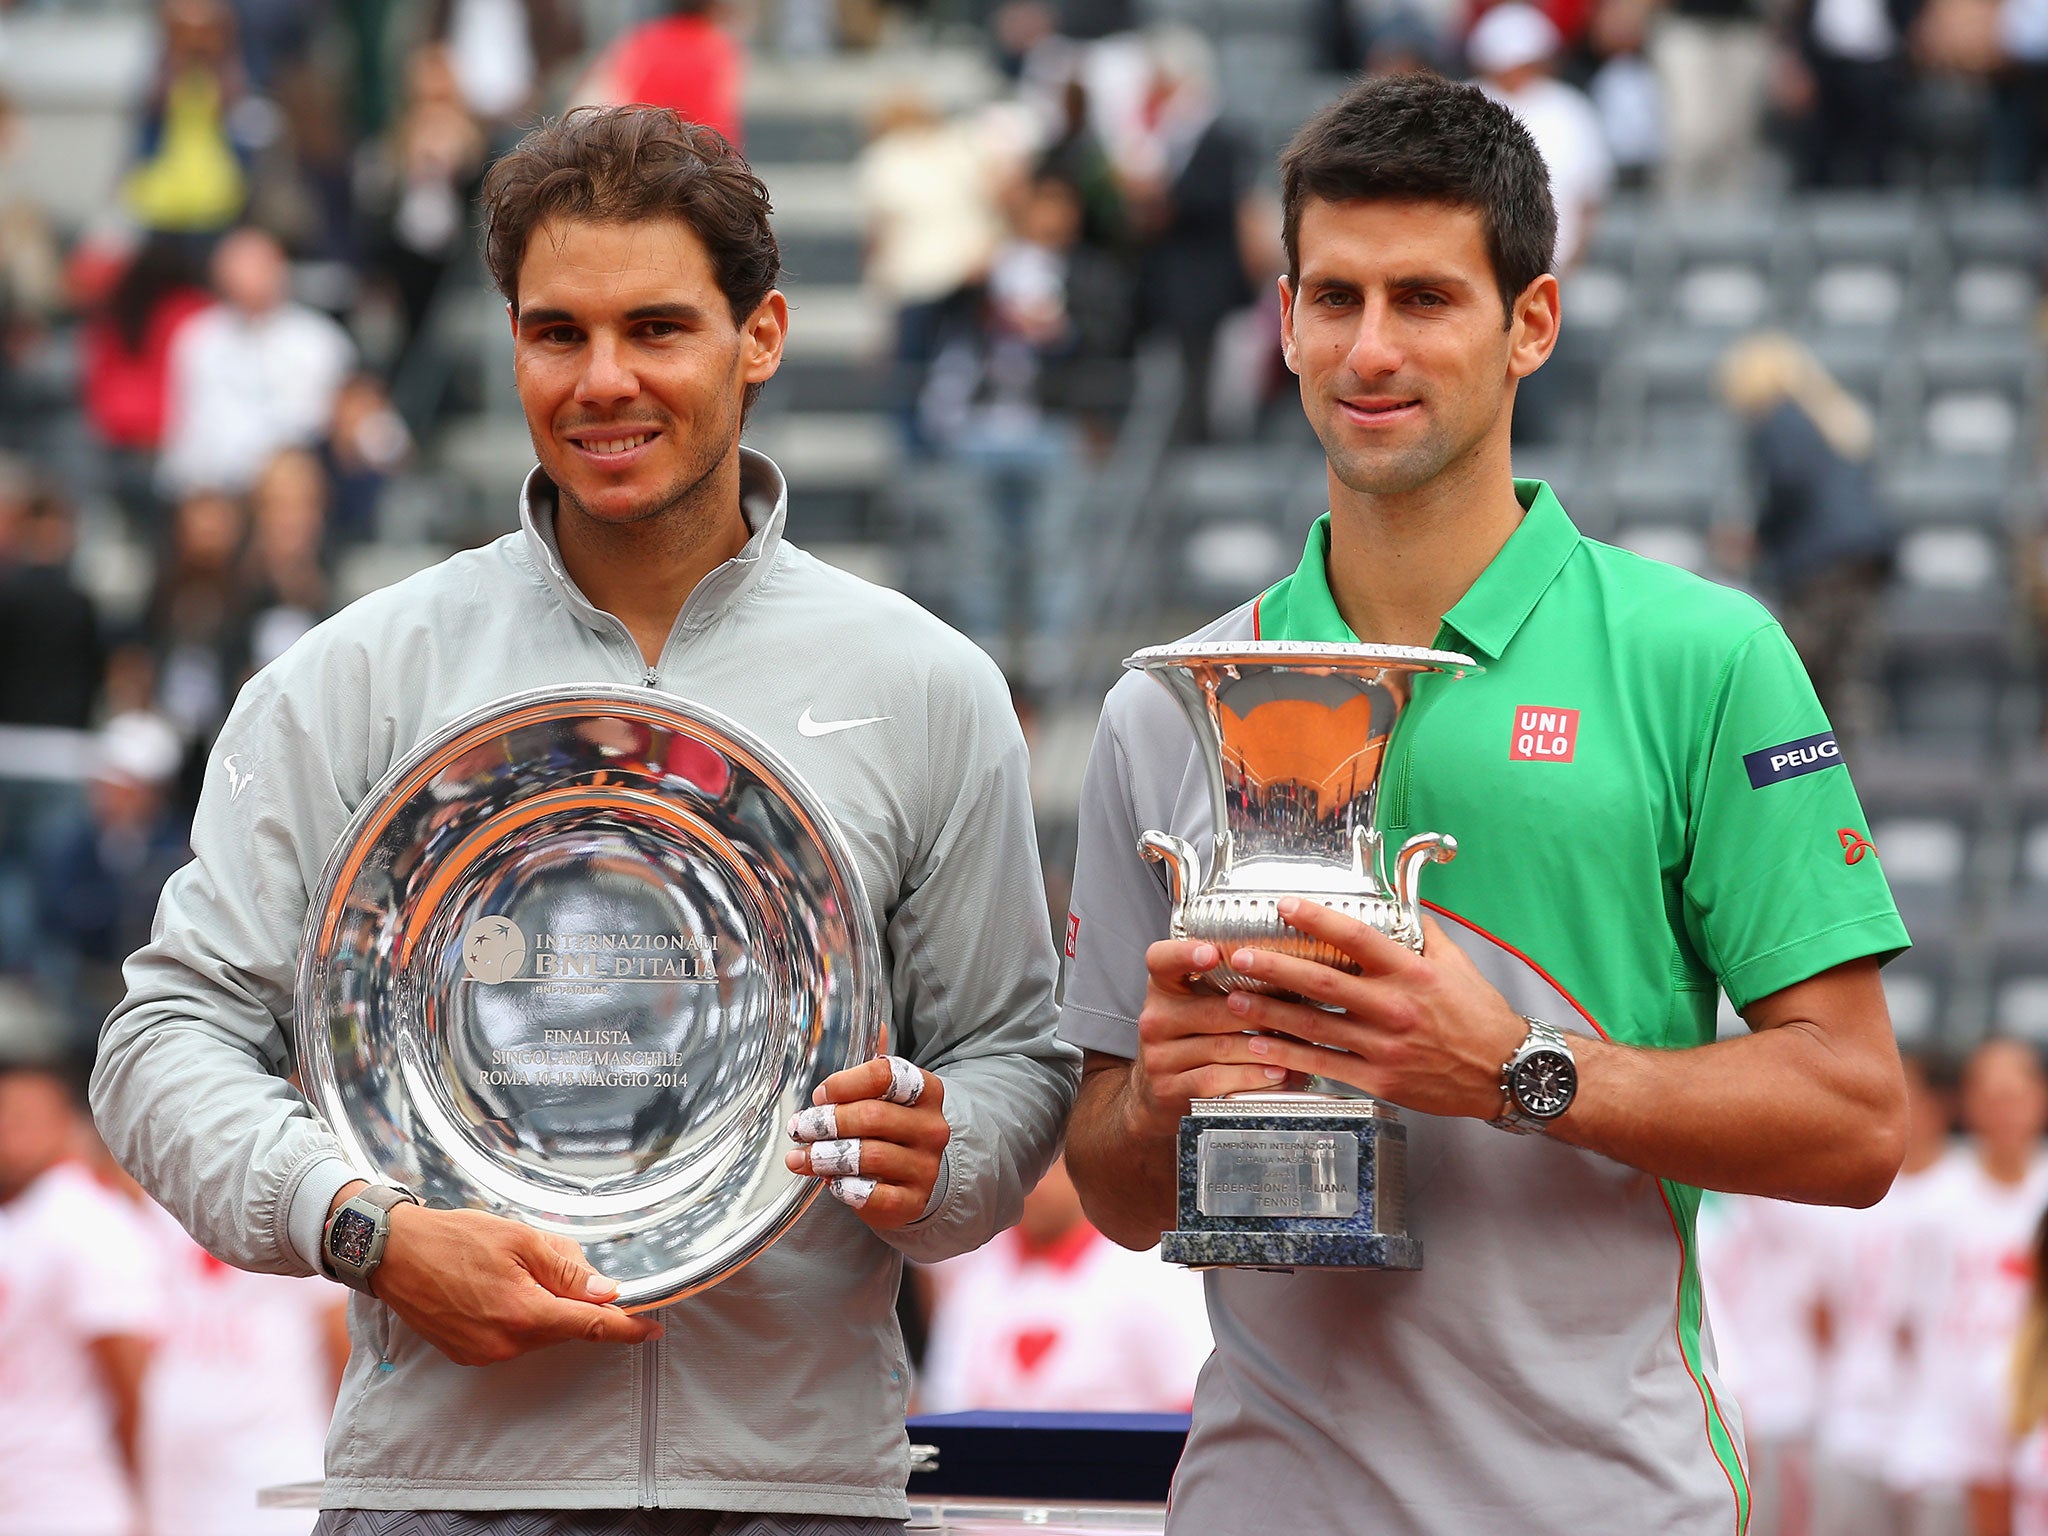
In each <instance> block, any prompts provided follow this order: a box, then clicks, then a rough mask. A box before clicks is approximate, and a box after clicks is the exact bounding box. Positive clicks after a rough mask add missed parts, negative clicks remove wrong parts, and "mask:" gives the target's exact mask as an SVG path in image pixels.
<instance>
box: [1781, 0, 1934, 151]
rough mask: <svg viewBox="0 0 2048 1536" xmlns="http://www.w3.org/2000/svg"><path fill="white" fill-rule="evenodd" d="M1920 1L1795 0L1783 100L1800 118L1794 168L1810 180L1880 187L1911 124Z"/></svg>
mask: <svg viewBox="0 0 2048 1536" xmlns="http://www.w3.org/2000/svg"><path fill="white" fill-rule="evenodd" d="M1920 4H1921V0H1797V3H1795V4H1794V5H1793V6H1792V7H1791V8H1790V10H1789V11H1788V12H1787V13H1786V15H1785V16H1784V17H1783V18H1782V20H1781V23H1780V25H1781V26H1782V27H1783V28H1784V29H1785V31H1786V32H1787V34H1788V35H1789V38H1790V43H1791V47H1790V50H1789V55H1790V56H1789V57H1788V58H1787V60H1786V61H1785V70H1786V72H1787V76H1788V78H1787V79H1786V80H1784V81H1781V83H1780V85H1779V95H1780V98H1781V101H1782V103H1783V104H1784V105H1785V106H1787V107H1788V108H1790V109H1792V110H1791V112H1790V115H1791V116H1792V118H1793V120H1794V123H1795V125H1796V138H1795V150H1796V153H1795V157H1794V160H1795V167H1796V171H1797V174H1798V179H1799V183H1800V185H1802V186H1807V187H1881V186H1884V185H1886V184H1887V183H1888V182H1889V181H1891V180H1892V173H1893V167H1892V160H1893V156H1894V155H1895V154H1896V153H1897V150H1898V146H1899V142H1900V138H1901V135H1902V132H1903V130H1904V128H1905V122H1906V114H1905V113H1903V112H1901V111H1900V110H1899V105H1900V100H1901V96H1902V93H1903V92H1904V90H1905V86H1906V40H1907V38H1908V37H1909V36H1910V35H1911V33H1912V28H1913V24H1914V21H1915V20H1916V19H1917V17H1918V14H1919V10H1920Z"/></svg>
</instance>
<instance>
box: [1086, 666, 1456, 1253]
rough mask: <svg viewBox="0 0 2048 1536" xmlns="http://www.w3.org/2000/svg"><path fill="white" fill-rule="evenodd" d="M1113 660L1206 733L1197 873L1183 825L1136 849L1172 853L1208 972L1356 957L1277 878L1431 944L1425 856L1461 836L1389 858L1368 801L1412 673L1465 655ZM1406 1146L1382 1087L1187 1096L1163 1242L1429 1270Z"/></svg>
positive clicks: (1439, 854)
mask: <svg viewBox="0 0 2048 1536" xmlns="http://www.w3.org/2000/svg"><path fill="white" fill-rule="evenodd" d="M1124 665H1125V666H1127V667H1131V668H1134V669H1137V670H1139V671H1143V672H1146V673H1149V674H1150V675H1151V676H1152V677H1153V678H1154V679H1155V680H1156V681H1158V682H1160V683H1162V684H1164V685H1165V687H1166V688H1167V690H1168V691H1169V692H1170V693H1172V695H1173V696H1174V698H1175V699H1176V700H1178V701H1179V703H1180V706H1181V709H1182V710H1183V711H1184V712H1185V713H1186V715H1187V717H1188V721H1189V723H1190V724H1191V725H1192V726H1193V727H1194V732H1195V740H1196V742H1197V743H1198V744H1199V746H1200V749H1201V755H1202V766H1203V770H1204V773H1205V775H1206V778H1207V782H1208V788H1209V800H1210V807H1211V811H1212V813H1213V814H1212V825H1213V826H1214V828H1215V829H1216V831H1215V838H1214V848H1213V853H1212V856H1211V858H1210V861H1209V867H1208V872H1207V878H1206V879H1205V878H1204V875H1203V866H1202V859H1201V857H1200V855H1199V853H1198V852H1197V850H1196V848H1195V846H1194V845H1193V844H1191V843H1190V842H1189V841H1188V840H1187V839H1185V838H1182V837H1177V836H1175V835H1173V834H1172V833H1169V832H1158V831H1152V832H1146V833H1145V834H1144V835H1143V836H1142V837H1141V838H1140V839H1139V849H1140V851H1141V852H1142V853H1143V854H1144V855H1145V857H1147V858H1149V859H1156V860H1158V861H1160V862H1162V863H1164V864H1165V865H1166V866H1167V869H1168V872H1169V877H1170V884H1171V891H1172V897H1173V921H1172V933H1173V936H1174V937H1175V938H1177V939H1195V940H1204V941H1207V942H1208V943H1211V944H1214V945H1216V946H1217V948H1218V950H1219V951H1220V952H1221V956H1222V959H1221V962H1220V963H1219V964H1218V965H1217V966H1216V968H1215V969H1213V970H1211V971H1209V972H1208V973H1206V975H1205V976H1204V978H1203V980H1204V982H1205V983H1206V984H1208V985H1210V986H1213V987H1215V988H1216V989H1217V990H1219V991H1229V990H1245V991H1255V992H1267V993H1272V992H1275V991H1276V990H1277V989H1275V988H1273V987H1271V986H1269V985H1267V984H1266V983H1264V982H1261V981H1259V980H1257V979H1255V978H1253V977H1249V976H1244V975H1241V974H1240V973H1238V972H1237V971H1236V970H1234V969H1232V968H1231V965H1230V957H1231V956H1232V955H1233V954H1235V953H1236V952H1237V951H1238V950H1240V949H1244V948H1247V947H1249V948H1253V949H1266V950H1276V951H1279V952H1280V953H1283V954H1289V955H1295V956H1298V957H1300V958H1303V959H1309V960H1315V961H1318V962H1320V963H1322V964H1324V965H1329V966H1333V967H1336V968H1338V969H1341V970H1346V971H1352V972H1356V970H1357V966H1356V964H1355V963H1354V962H1353V961H1352V960H1351V959H1350V958H1349V957H1348V956H1347V955H1345V954H1344V953H1343V952H1342V951H1341V950H1338V949H1335V948H1334V947H1332V946H1330V945H1327V944H1324V943H1321V942H1320V941H1317V940H1314V939H1311V938H1309V937H1308V936H1307V935H1305V934H1303V933H1301V932H1299V931H1298V930H1296V929H1294V928H1291V927H1289V926H1288V925H1287V924H1286V923H1285V922H1284V921H1282V920H1281V917H1280V911H1279V905H1280V901H1281V898H1282V897H1286V896H1302V897H1307V898H1308V899H1310V900H1312V901H1316V902H1319V903H1321V904H1322V905H1323V906H1326V907H1329V908H1331V909H1333V910H1334V911H1337V912H1340V913H1342V914H1344V915H1345V916H1347V917H1352V918H1356V919H1357V920H1358V921H1359V922H1361V923H1364V924H1366V925H1367V926H1369V927H1372V928H1375V929H1377V930H1378V931H1380V932H1381V933H1384V934H1386V935H1387V936H1388V937H1389V938H1393V939H1396V940H1398V941H1399V942H1401V943H1403V944H1406V945H1408V946H1409V947H1410V948H1411V949H1418V950H1419V949H1420V948H1421V947H1422V909H1421V893H1420V886H1421V879H1422V867H1423V865H1425V864H1427V863H1430V862H1432V861H1435V862H1441V861H1443V860H1445V859H1449V858H1450V857H1452V856H1453V855H1454V854H1455V853H1456V852H1457V843H1456V842H1455V840H1454V839H1452V838H1451V837H1449V836H1448V835H1445V834H1443V833H1438V832H1421V833H1417V834H1416V835H1415V836H1413V837H1411V838H1409V839H1408V840H1407V841H1406V842H1404V843H1402V845H1401V847H1400V850H1399V851H1398V852H1397V853H1396V854H1395V855H1394V860H1393V869H1392V871H1391V875H1390V873H1389V870H1388V868H1387V861H1386V854H1385V849H1384V848H1383V847H1382V845H1381V839H1380V834H1379V832H1378V830H1377V829H1376V828H1375V825H1374V815H1375V812H1376V810H1377V806H1378V799H1379V786H1380V779H1381V772H1382V770H1383V768H1384V767H1385V766H1386V756H1387V748H1388V745H1389V743H1390V742H1391V741H1392V740H1393V736H1394V723H1395V721H1396V720H1397V719H1398V718H1399V716H1400V712H1401V710H1402V709H1403V708H1404V707H1405V706H1406V705H1407V703H1408V700H1409V698H1410V695H1411V691H1412V687H1413V682H1414V679H1415V678H1416V677H1417V676H1418V675H1421V674H1424V673H1441V674H1444V675H1446V676H1448V677H1462V676H1464V675H1465V674H1467V673H1469V672H1477V671H1478V670H1479V667H1478V665H1477V664H1476V663H1475V662H1474V661H1473V660H1472V659H1471V658H1470V657H1469V656H1460V655H1458V654H1456V653H1455V652H1450V651H1432V650H1421V649H1417V648H1415V647H1410V646H1368V645H1318V644H1308V643H1302V642H1295V641H1277V640H1274V641H1239V642H1234V643H1218V644H1196V645H1174V646H1155V647H1153V648H1152V649H1149V650H1143V651H1140V652H1138V654H1137V655H1135V656H1133V657H1131V658H1130V659H1129V660H1127V661H1126V662H1125V663H1124ZM1281 995H1286V994H1281ZM1407 1144H1408V1132H1407V1128H1406V1127H1405V1126H1403V1125H1402V1123H1401V1119H1400V1116H1399V1114H1398V1112H1397V1111H1396V1110H1395V1109H1394V1107H1393V1106H1392V1105H1389V1104H1384V1103H1381V1102H1380V1101H1378V1100H1376V1099H1372V1098H1369V1097H1366V1096H1364V1095H1362V1094H1359V1093H1358V1092H1357V1091H1356V1090H1355V1089H1352V1088H1349V1087H1347V1086H1345V1085H1343V1084H1339V1083H1331V1082H1328V1081H1326V1080H1323V1079H1311V1080H1310V1083H1309V1085H1308V1090H1307V1091H1302V1092H1271V1093H1240V1094H1233V1095H1230V1096H1229V1097H1226V1098H1220V1099H1197V1100H1195V1101H1194V1104H1193V1105H1192V1107H1191V1112H1190V1113H1189V1114H1188V1115H1186V1116H1185V1117H1184V1118H1183V1119H1182V1120H1181V1125H1180V1137H1179V1165H1180V1178H1179V1202H1178V1205H1179V1208H1178V1213H1177V1219H1178V1226H1177V1228H1176V1230H1174V1231H1172V1232H1168V1233H1167V1234H1166V1235H1165V1237H1164V1238H1163V1239H1162V1241H1161V1244H1160V1252H1161V1254H1162V1256H1163V1257H1165V1258H1166V1259H1167V1260H1168V1261H1169V1262H1171V1263H1175V1264H1187V1265H1193V1266H1198V1267H1202V1268H1212V1267H1235V1266H1243V1267H1250V1268H1257V1269H1294V1268H1297V1267H1304V1268H1306V1267H1314V1268H1325V1269H1417V1268H1420V1267H1421V1264H1422V1243H1421V1240H1420V1239H1418V1238H1416V1237H1414V1236H1413V1235H1412V1234H1411V1233H1410V1232H1409V1230H1408V1212H1407Z"/></svg>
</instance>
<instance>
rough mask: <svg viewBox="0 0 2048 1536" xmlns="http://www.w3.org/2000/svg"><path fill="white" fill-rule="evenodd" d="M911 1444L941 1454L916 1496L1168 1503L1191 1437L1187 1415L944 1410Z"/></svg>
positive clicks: (914, 1478) (913, 1427)
mask: <svg viewBox="0 0 2048 1536" xmlns="http://www.w3.org/2000/svg"><path fill="white" fill-rule="evenodd" d="M908 1427H909V1430H910V1443H911V1444H912V1445H928V1446H931V1447H933V1448H934V1449H935V1450H936V1451H937V1452H938V1456H937V1460H938V1466H937V1467H936V1469H934V1470H932V1471H926V1472H920V1471H915V1470H913V1471H912V1472H911V1474H910V1496H911V1497H912V1498H914V1499H915V1498H941V1497H944V1498H992V1499H1019V1500H1035V1499H1044V1500H1047V1501H1059V1502H1071V1503H1077V1504H1086V1503H1104V1502H1109V1503H1116V1502H1132V1503H1148V1504H1163V1503H1165V1502H1166V1495H1167V1492H1168V1490H1170V1489H1171V1488H1172V1486H1173V1469H1174V1468H1175V1467H1176V1466H1177V1465H1179V1463H1180V1453H1181V1447H1182V1446H1184V1445H1186V1444H1187V1438H1188V1416H1187V1415H1186V1414H1184V1413H935V1414H927V1415H924V1416H922V1417H919V1418H914V1419H912V1420H910V1422H909V1426H908Z"/></svg>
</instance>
